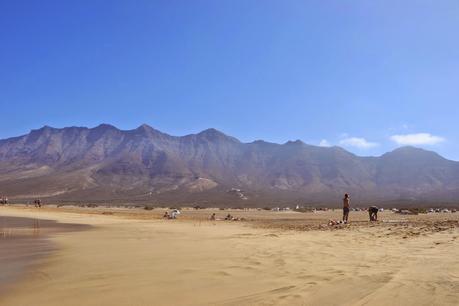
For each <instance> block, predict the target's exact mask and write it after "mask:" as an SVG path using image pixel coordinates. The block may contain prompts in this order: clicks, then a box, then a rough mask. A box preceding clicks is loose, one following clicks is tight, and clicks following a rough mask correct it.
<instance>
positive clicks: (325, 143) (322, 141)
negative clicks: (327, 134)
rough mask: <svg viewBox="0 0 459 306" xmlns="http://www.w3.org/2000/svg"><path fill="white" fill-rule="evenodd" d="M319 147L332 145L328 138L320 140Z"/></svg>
mask: <svg viewBox="0 0 459 306" xmlns="http://www.w3.org/2000/svg"><path fill="white" fill-rule="evenodd" d="M319 147H331V144H330V143H329V142H328V140H327V139H322V140H321V141H320V142H319Z"/></svg>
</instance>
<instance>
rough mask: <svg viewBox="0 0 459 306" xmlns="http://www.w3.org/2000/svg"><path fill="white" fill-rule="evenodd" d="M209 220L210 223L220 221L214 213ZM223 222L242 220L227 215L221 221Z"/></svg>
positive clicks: (241, 219)
mask: <svg viewBox="0 0 459 306" xmlns="http://www.w3.org/2000/svg"><path fill="white" fill-rule="evenodd" d="M209 220H210V221H217V220H221V219H217V215H216V214H215V213H213V214H211V215H210V217H209ZM223 220H225V221H243V220H244V218H237V217H234V216H233V215H231V214H228V215H226V217H225V219H223Z"/></svg>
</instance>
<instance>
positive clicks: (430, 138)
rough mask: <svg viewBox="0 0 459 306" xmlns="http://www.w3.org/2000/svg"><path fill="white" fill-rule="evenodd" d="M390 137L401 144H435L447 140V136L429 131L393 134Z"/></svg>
mask: <svg viewBox="0 0 459 306" xmlns="http://www.w3.org/2000/svg"><path fill="white" fill-rule="evenodd" d="M390 139H391V140H392V141H394V142H396V143H397V144H399V145H405V146H406V145H435V144H438V143H440V142H443V141H445V138H443V137H440V136H435V135H432V134H429V133H417V134H402V135H392V136H391V137H390Z"/></svg>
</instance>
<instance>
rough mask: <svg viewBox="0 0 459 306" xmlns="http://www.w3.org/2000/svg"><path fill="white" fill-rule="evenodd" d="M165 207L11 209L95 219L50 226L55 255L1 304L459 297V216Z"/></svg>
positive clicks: (8, 210) (1, 211)
mask: <svg viewBox="0 0 459 306" xmlns="http://www.w3.org/2000/svg"><path fill="white" fill-rule="evenodd" d="M164 211H165V210H164V209H155V210H152V211H146V210H142V209H126V208H93V209H89V208H52V207H45V208H42V209H35V208H30V207H21V206H20V207H12V206H8V207H5V206H2V207H0V216H9V217H13V216H15V217H27V218H34V219H48V220H56V221H58V222H61V223H70V224H84V225H89V226H90V227H89V228H85V229H83V230H76V231H70V232H69V231H64V232H53V233H50V234H47V237H49V238H46V240H47V241H48V242H49V243H50V244H52V246H53V247H52V248H51V251H49V254H47V255H46V256H42V257H39V259H37V260H35V261H34V263H33V264H32V265H29V266H28V267H27V268H26V269H25V270H24V271H23V275H22V277H20V278H18V279H17V281H15V282H14V283H11V284H9V286H7V287H5V286H4V287H3V289H4V290H3V291H0V292H1V293H0V294H1V295H0V305H14V306H17V305H34V306H39V305H46V306H53V305H459V240H458V236H459V225H458V224H459V213H453V214H452V213H436V214H426V215H416V216H403V215H399V214H394V213H392V212H384V213H382V214H380V216H379V217H380V220H381V221H379V222H377V223H373V224H370V223H369V222H368V221H367V219H368V216H367V213H366V212H351V215H350V220H351V223H350V224H349V225H348V226H338V227H329V226H327V225H326V224H327V222H328V220H329V219H339V217H340V214H341V212H340V211H339V210H336V211H327V212H317V213H296V212H270V211H257V210H251V211H228V210H226V211H220V210H208V209H206V210H198V211H195V210H191V209H190V210H184V211H183V214H182V215H181V216H180V219H178V220H162V219H161V215H162V214H163V213H164ZM212 212H215V213H216V214H217V218H223V217H224V216H225V215H226V214H228V213H231V214H232V215H234V216H235V217H242V218H245V219H246V221H243V222H241V221H208V220H207V218H208V217H209V216H210V214H211V213H212ZM6 230H7V229H3V231H6ZM35 231H36V229H35ZM5 246H6V245H5V244H3V245H2V241H1V240H0V247H5ZM29 252H30V250H29ZM0 264H2V265H5V263H1V262H0ZM0 268H1V269H2V270H3V269H4V267H0ZM5 288H6V289H7V290H5Z"/></svg>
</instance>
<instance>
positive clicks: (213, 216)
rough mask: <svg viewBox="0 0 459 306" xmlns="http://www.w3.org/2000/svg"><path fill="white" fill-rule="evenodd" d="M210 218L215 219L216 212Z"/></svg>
mask: <svg viewBox="0 0 459 306" xmlns="http://www.w3.org/2000/svg"><path fill="white" fill-rule="evenodd" d="M210 220H211V221H215V213H213V214H212V215H211V216H210Z"/></svg>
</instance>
